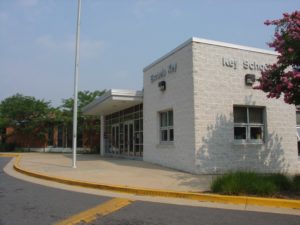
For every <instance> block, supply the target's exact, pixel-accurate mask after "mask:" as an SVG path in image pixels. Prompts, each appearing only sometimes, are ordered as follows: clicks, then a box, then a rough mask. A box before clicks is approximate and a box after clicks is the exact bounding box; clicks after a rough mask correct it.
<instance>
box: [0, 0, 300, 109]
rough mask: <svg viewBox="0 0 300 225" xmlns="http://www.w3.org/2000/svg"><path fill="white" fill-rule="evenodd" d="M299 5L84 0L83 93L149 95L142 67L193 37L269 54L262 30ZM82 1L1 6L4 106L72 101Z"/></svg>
mask: <svg viewBox="0 0 300 225" xmlns="http://www.w3.org/2000/svg"><path fill="white" fill-rule="evenodd" d="M299 8H300V1H299V0H251V1H246V0H245V1H242V0H82V10H81V39H80V40H81V41H80V44H81V46H80V77H79V90H90V91H94V90H103V89H110V88H119V89H142V86H143V84H142V82H143V72H142V70H143V68H144V67H145V66H147V65H148V64H150V63H151V62H153V61H154V60H155V59H157V58H159V57H160V56H162V55H164V54H165V53H167V52H169V51H170V50H172V49H173V48H175V47H176V46H178V45H179V44H181V43H182V42H184V41H186V40H187V39H189V38H190V37H200V38H205V39H212V40H217V41H223V42H229V43H234V44H241V45H246V46H251V47H257V48H264V49H268V47H267V45H266V42H268V41H270V40H271V39H272V35H273V31H274V27H267V26H265V25H264V24H263V22H264V21H265V20H266V19H277V18H280V17H281V16H282V13H283V12H291V11H294V10H296V9H298V10H299ZM76 10H77V0H0V78H1V79H0V100H3V99H4V98H6V97H8V96H11V95H13V94H15V93H21V94H24V95H30V96H35V97H36V98H39V99H45V100H47V101H51V102H52V104H53V105H54V106H58V105H60V103H61V99H63V98H68V97H72V96H73V82H74V81H73V80H74V57H75V32H76Z"/></svg>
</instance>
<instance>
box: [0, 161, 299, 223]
mask: <svg viewBox="0 0 300 225" xmlns="http://www.w3.org/2000/svg"><path fill="white" fill-rule="evenodd" d="M9 160H10V159H9V158H0V168H3V167H4V165H5V164H6V163H7V162H8V161H9ZM108 200H111V198H107V197H98V196H94V195H88V194H80V193H76V192H69V191H63V190H59V189H54V188H48V187H45V186H40V185H37V184H32V183H28V182H24V181H21V180H18V179H16V178H13V177H10V176H8V175H6V174H5V173H3V170H0V225H18V224H22V225H27V224H28V225H43V224H45V225H46V224H47V225H48V224H52V223H54V222H57V221H59V220H62V219H64V218H67V217H69V216H71V215H74V214H76V213H79V212H80V211H82V210H86V209H89V208H91V207H94V206H96V205H99V204H102V203H104V202H107V201H108ZM104 205H105V204H104ZM81 224H85V223H81ZM89 224H90V225H182V224H184V225H268V224H270V225H271V224H272V225H299V224H300V216H293V215H281V214H273V213H261V212H250V211H240V210H226V209H214V208H205V207H192V206H178V205H171V204H162V203H150V202H143V201H134V202H133V203H131V204H129V205H126V206H125V207H123V208H121V209H120V210H118V211H114V212H112V213H110V214H108V215H106V216H104V217H100V218H98V219H97V220H95V221H93V222H91V223H89Z"/></svg>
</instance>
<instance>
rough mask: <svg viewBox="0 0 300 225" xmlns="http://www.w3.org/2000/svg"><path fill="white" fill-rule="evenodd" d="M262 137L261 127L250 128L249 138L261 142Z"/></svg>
mask: <svg viewBox="0 0 300 225" xmlns="http://www.w3.org/2000/svg"><path fill="white" fill-rule="evenodd" d="M262 137H263V135H262V128H261V127H250V138H251V139H255V140H261V139H262Z"/></svg>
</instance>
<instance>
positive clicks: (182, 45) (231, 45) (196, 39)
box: [143, 37, 279, 72]
mask: <svg viewBox="0 0 300 225" xmlns="http://www.w3.org/2000/svg"><path fill="white" fill-rule="evenodd" d="M193 42H196V43H203V44H208V45H215V46H221V47H227V48H234V49H240V50H246V51H251V52H258V53H263V54H269V55H275V56H277V55H279V54H278V53H276V52H274V51H271V50H266V49H261V48H254V47H249V46H245V45H237V44H231V43H226V42H221V41H214V40H208V39H203V38H197V37H191V38H189V39H188V40H187V41H185V42H183V43H182V44H180V45H179V46H177V47H176V48H174V49H173V50H171V51H170V52H168V53H167V54H165V55H163V56H162V57H160V58H158V59H157V60H155V61H154V62H152V63H151V64H149V65H148V66H146V67H145V68H144V69H143V72H146V71H147V70H149V69H150V68H151V67H152V66H154V65H156V64H158V63H159V62H161V61H163V60H164V59H166V58H167V57H169V56H171V55H173V54H174V53H175V52H177V51H179V50H180V49H182V48H184V47H185V46H187V45H189V44H190V43H193Z"/></svg>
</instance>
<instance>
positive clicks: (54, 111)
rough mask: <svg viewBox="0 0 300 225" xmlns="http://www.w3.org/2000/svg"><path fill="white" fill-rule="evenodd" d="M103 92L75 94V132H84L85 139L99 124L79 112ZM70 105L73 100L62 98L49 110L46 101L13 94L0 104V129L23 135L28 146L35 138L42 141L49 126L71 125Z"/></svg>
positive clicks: (80, 92) (91, 117) (71, 111)
mask: <svg viewBox="0 0 300 225" xmlns="http://www.w3.org/2000/svg"><path fill="white" fill-rule="evenodd" d="M104 92H105V91H93V92H90V91H79V92H78V122H79V123H78V130H81V131H82V130H86V131H87V132H88V135H89V136H92V134H93V133H97V132H98V131H99V123H96V122H95V117H93V116H83V115H82V113H81V110H82V108H83V107H84V106H85V105H87V104H88V103H90V102H92V101H93V100H94V99H95V98H96V97H98V96H101V95H102V94H103V93H104ZM73 102H74V101H73V98H68V99H63V100H62V103H63V104H62V105H61V106H60V107H58V108H53V107H51V106H50V102H47V101H44V100H39V99H36V98H35V97H31V96H24V95H22V94H15V95H13V96H11V97H8V98H6V99H4V100H3V101H1V102H0V128H7V127H11V128H13V131H14V133H11V134H10V135H13V134H22V135H25V136H26V137H28V143H30V141H31V140H34V139H36V138H38V139H40V140H45V139H46V136H47V132H48V128H49V126H51V125H54V126H59V125H63V126H64V127H65V128H67V127H71V126H72V120H73ZM83 121H85V122H83ZM2 135H3V134H2ZM5 135H6V134H5Z"/></svg>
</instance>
